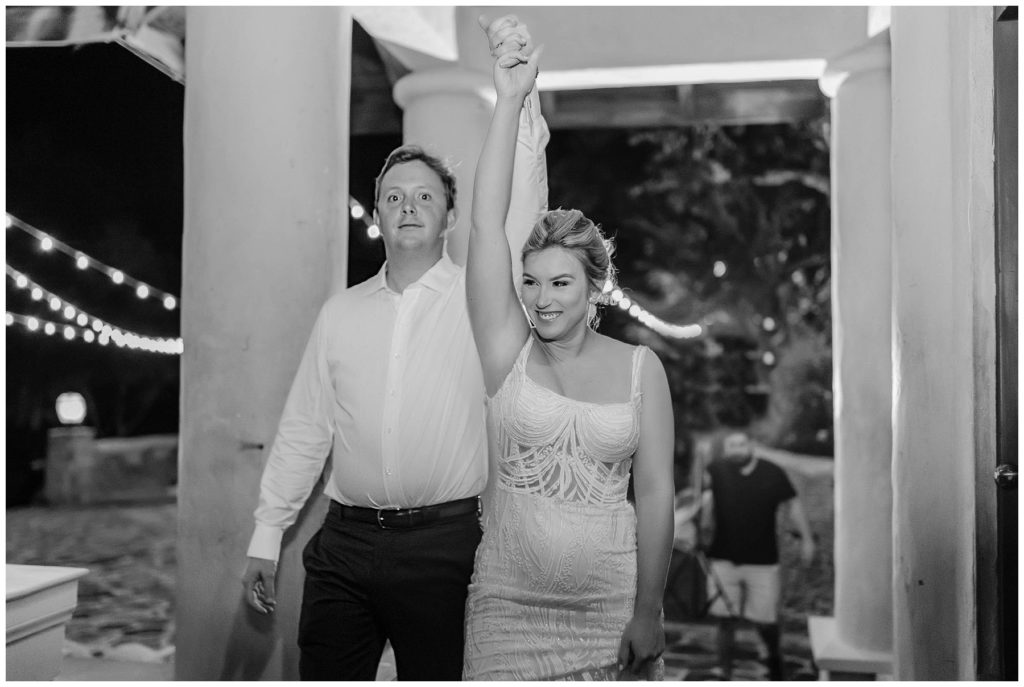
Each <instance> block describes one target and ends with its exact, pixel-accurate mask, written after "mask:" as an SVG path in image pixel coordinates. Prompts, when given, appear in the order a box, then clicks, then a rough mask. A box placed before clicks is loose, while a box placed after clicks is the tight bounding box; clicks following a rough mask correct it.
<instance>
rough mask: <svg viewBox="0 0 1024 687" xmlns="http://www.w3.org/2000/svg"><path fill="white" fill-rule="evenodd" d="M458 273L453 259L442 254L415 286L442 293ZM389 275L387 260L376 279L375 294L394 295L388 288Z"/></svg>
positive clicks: (415, 282) (446, 254)
mask: <svg viewBox="0 0 1024 687" xmlns="http://www.w3.org/2000/svg"><path fill="white" fill-rule="evenodd" d="M458 273H459V267H458V265H456V264H455V263H454V262H452V259H451V258H449V257H448V253H442V254H441V259H440V260H438V261H437V262H435V263H434V265H433V267H431V268H430V269H429V270H427V271H426V272H424V273H423V276H422V277H420V278H419V279H417V280H416V281H414V282H413V284H419V285H421V286H424V287H426V288H428V289H431V290H433V291H437V292H438V293H440V292H442V291H444V289H445V288H446V287H447V286H448V285H449V284H450V283H451V281H452V279H454V278H455V277H456V275H458ZM387 275H388V263H387V261H386V260H385V261H384V264H383V265H381V268H380V271H379V272H377V276H376V277H374V288H373V291H374V292H377V291H381V290H383V291H388V292H391V293H394V291H393V290H392V289H391V287H389V286H388V279H387ZM413 284H410V285H409V286H412V285H413Z"/></svg>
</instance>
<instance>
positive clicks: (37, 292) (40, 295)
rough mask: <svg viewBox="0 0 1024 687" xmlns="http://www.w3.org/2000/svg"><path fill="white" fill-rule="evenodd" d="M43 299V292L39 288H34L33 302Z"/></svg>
mask: <svg viewBox="0 0 1024 687" xmlns="http://www.w3.org/2000/svg"><path fill="white" fill-rule="evenodd" d="M42 298H43V290H42V289H41V288H39V287H38V286H33V287H32V300H34V301H38V300H41V299H42Z"/></svg>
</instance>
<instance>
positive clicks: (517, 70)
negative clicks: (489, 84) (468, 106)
mask: <svg viewBox="0 0 1024 687" xmlns="http://www.w3.org/2000/svg"><path fill="white" fill-rule="evenodd" d="M543 50H544V46H540V47H539V48H537V49H536V50H534V51H533V54H532V55H529V56H527V55H525V54H524V53H523V52H521V51H515V52H510V53H507V54H505V55H502V56H501V57H499V58H498V59H497V60H495V61H494V89H495V90H496V91H497V92H498V98H516V99H518V100H523V99H524V98H526V96H527V95H529V94H530V91H532V90H533V86H534V84H535V83H536V82H537V73H538V72H539V69H538V67H537V63H538V60H539V58H540V55H541V52H543Z"/></svg>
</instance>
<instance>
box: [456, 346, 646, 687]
mask: <svg viewBox="0 0 1024 687" xmlns="http://www.w3.org/2000/svg"><path fill="white" fill-rule="evenodd" d="M532 344H533V337H532V336H531V337H530V338H529V339H528V340H527V342H526V344H525V345H524V346H523V349H522V351H520V353H519V356H518V358H517V359H516V362H515V365H514V366H513V368H512V370H511V371H510V372H509V375H508V377H507V378H506V379H505V381H504V382H503V384H502V386H501V388H499V389H498V391H497V393H496V394H495V395H494V397H493V398H491V399H490V400H489V413H490V421H491V422H492V429H494V430H496V431H495V437H496V440H497V442H498V446H497V466H496V471H497V474H496V475H495V479H494V481H493V482H494V483H493V484H492V486H491V488H490V490H489V492H488V493H487V494H486V495H485V499H484V509H483V540H482V541H481V543H480V547H479V548H478V549H477V553H476V566H475V569H474V570H475V571H474V574H473V580H472V583H471V584H470V587H469V598H468V600H467V602H466V623H467V626H466V654H465V667H464V671H463V673H464V677H465V678H466V679H472V680H544V679H552V678H554V679H559V678H561V679H581V678H582V679H595V678H597V679H601V678H602V677H605V678H607V677H610V676H611V673H616V674H617V671H616V670H615V663H616V661H617V657H618V649H619V642H620V641H621V639H622V632H623V630H624V629H625V626H626V624H627V623H628V622H629V620H630V619H631V618H632V616H633V605H634V597H635V594H636V577H637V570H636V512H635V510H634V508H633V505H632V504H631V503H629V502H628V501H627V499H626V492H627V489H628V485H629V473H630V466H631V464H632V457H633V454H634V453H635V451H636V448H637V444H638V441H639V434H640V407H641V401H642V398H641V392H640V384H639V378H640V370H641V366H642V363H643V358H644V355H645V353H646V352H647V348H646V347H644V346H639V347H637V348H635V349H634V351H633V356H632V374H631V391H630V397H629V400H627V401H624V402H622V403H601V404H598V403H588V402H584V401H576V400H573V399H570V398H567V397H565V396H562V395H560V394H558V393H556V392H554V391H552V390H550V389H548V388H547V387H544V386H541V385H540V384H538V383H537V382H535V381H534V380H532V379H530V377H529V376H528V375H527V374H526V361H527V359H528V358H529V353H530V349H531V347H532ZM609 666H611V668H610V669H609ZM661 666H663V663H661V662H660V659H659V663H658V666H656V668H657V667H661ZM662 670H663V668H662Z"/></svg>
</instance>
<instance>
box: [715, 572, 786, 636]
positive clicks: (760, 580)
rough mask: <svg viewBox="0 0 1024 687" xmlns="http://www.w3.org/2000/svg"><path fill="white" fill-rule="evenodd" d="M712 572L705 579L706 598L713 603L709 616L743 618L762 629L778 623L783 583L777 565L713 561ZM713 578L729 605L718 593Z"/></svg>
mask: <svg viewBox="0 0 1024 687" xmlns="http://www.w3.org/2000/svg"><path fill="white" fill-rule="evenodd" d="M711 571H712V574H711V575H708V598H709V599H712V598H713V599H714V601H713V602H712V604H711V608H710V609H709V612H710V613H711V615H714V616H718V617H721V618H728V617H730V616H736V617H743V618H746V619H747V620H750V621H753V622H755V623H763V624H765V625H770V624H773V623H776V622H778V617H779V592H780V590H781V588H782V583H781V581H780V577H779V566H778V565H777V564H776V565H735V564H734V563H730V562H729V561H723V560H718V559H712V560H711ZM716 577H717V582H718V584H720V585H721V592H722V593H724V594H725V597H726V598H727V599H728V603H726V599H725V598H722V594H720V593H719V588H718V585H716V580H715V578H716Z"/></svg>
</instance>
